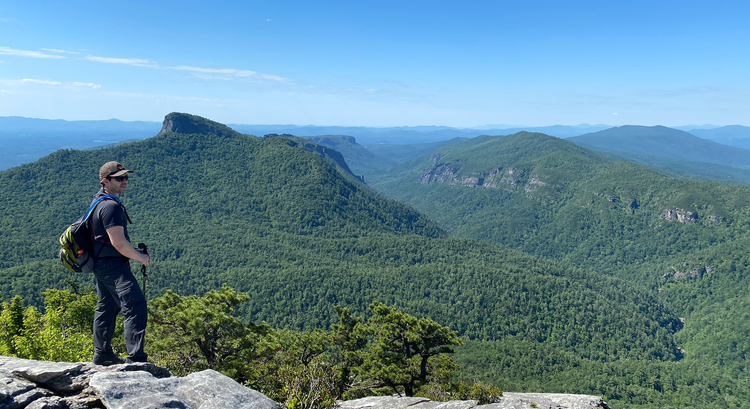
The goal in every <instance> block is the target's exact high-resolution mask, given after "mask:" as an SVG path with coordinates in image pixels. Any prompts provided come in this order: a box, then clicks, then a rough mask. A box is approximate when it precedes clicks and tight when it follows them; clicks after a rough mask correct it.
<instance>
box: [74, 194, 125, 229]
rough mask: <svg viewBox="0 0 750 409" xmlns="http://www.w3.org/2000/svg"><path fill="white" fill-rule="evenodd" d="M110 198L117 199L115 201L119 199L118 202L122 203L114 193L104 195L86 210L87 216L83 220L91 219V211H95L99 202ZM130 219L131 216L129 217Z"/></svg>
mask: <svg viewBox="0 0 750 409" xmlns="http://www.w3.org/2000/svg"><path fill="white" fill-rule="evenodd" d="M108 199H109V200H115V201H117V203H120V200H118V199H117V196H112V195H107V196H102V197H100V198H98V199H96V201H95V202H94V203H92V204H91V207H89V210H88V211H86V216H84V218H83V221H84V222H85V221H86V220H88V219H89V217H90V216H91V213H93V212H94V209H95V208H96V205H98V204H99V202H101V201H102V200H108ZM120 206H122V203H120ZM124 208H125V207H124V206H123V209H124ZM128 221H130V218H128ZM130 223H131V224H132V223H133V222H130Z"/></svg>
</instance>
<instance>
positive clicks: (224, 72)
mask: <svg viewBox="0 0 750 409" xmlns="http://www.w3.org/2000/svg"><path fill="white" fill-rule="evenodd" d="M172 69H175V70H181V71H190V72H192V73H193V74H195V75H196V76H198V77H201V78H207V79H233V78H257V79H262V80H269V81H276V82H281V83H290V82H291V80H289V79H288V78H284V77H282V76H279V75H273V74H264V73H262V72H256V71H250V70H238V69H235V68H202V67H190V66H187V65H180V66H178V67H172Z"/></svg>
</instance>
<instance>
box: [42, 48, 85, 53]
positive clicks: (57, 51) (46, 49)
mask: <svg viewBox="0 0 750 409" xmlns="http://www.w3.org/2000/svg"><path fill="white" fill-rule="evenodd" d="M40 50H44V51H49V52H51V53H60V54H80V53H79V52H78V51H65V50H58V49H55V48H40Z"/></svg>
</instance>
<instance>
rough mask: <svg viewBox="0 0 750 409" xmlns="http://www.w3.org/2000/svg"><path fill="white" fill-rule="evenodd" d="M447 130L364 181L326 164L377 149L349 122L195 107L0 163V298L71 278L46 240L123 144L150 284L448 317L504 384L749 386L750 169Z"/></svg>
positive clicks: (469, 353) (609, 389)
mask: <svg viewBox="0 0 750 409" xmlns="http://www.w3.org/2000/svg"><path fill="white" fill-rule="evenodd" d="M154 133H156V132H154ZM454 142H455V143H453V144H451V145H446V146H441V147H437V148H436V149H435V148H434V147H433V149H434V150H433V151H431V152H430V153H428V154H427V155H424V156H420V157H416V158H411V159H409V160H407V161H404V162H401V163H399V164H396V165H395V166H391V167H383V166H382V163H381V164H380V165H377V166H380V168H379V169H377V171H372V172H371V173H370V175H371V179H369V180H367V182H368V184H364V183H362V182H361V181H360V180H358V179H357V178H355V177H352V175H351V172H346V169H345V168H344V167H343V166H341V164H340V163H339V161H340V160H339V159H338V158H344V159H345V161H346V162H345V165H347V166H348V168H349V169H350V170H351V171H352V172H353V173H355V174H357V170H358V169H372V167H373V166H375V165H374V164H373V163H375V164H377V162H378V157H377V156H372V155H367V154H366V153H365V151H363V150H362V149H364V147H363V146H359V145H358V144H356V140H354V139H353V138H348V137H345V136H327V137H321V138H320V139H312V138H310V139H308V140H302V139H300V138H297V137H291V136H283V135H282V136H273V137H270V136H269V137H266V138H258V137H254V136H251V135H245V134H241V133H239V132H236V131H235V130H233V129H231V128H229V127H227V126H224V125H222V124H219V123H216V122H212V121H209V120H206V119H204V118H200V117H196V116H192V115H187V114H177V113H174V114H170V115H168V116H167V118H165V121H164V123H163V126H162V131H161V132H160V133H159V134H158V135H156V136H153V137H150V138H147V139H145V140H139V141H134V142H131V143H128V144H125V145H119V146H113V147H110V148H103V149H98V150H89V151H80V150H61V151H57V152H55V153H53V154H51V155H48V156H46V157H44V158H42V159H40V160H38V161H36V162H34V163H29V164H25V165H21V166H16V167H14V168H12V169H8V170H5V171H2V172H0V299H2V300H3V301H6V300H8V299H10V298H11V297H12V296H14V295H21V296H23V297H24V298H25V299H26V300H27V301H28V302H31V303H34V304H36V305H39V303H40V292H41V291H42V290H43V289H45V288H52V287H55V288H61V287H64V286H65V285H66V284H65V281H66V278H71V276H70V275H69V274H68V273H66V272H65V270H64V269H63V268H62V266H61V265H60V263H59V261H57V260H56V259H55V254H56V251H57V247H58V244H57V243H56V238H57V236H59V233H60V232H61V231H62V230H63V229H64V228H65V227H66V226H67V224H69V223H71V222H72V221H73V220H75V219H76V218H77V217H79V216H80V213H81V212H82V211H83V210H85V208H86V207H87V205H88V203H89V202H90V198H89V196H88V195H89V194H93V193H94V192H95V191H96V189H97V180H96V176H95V175H96V173H95V172H96V170H97V169H98V168H99V166H101V163H104V162H106V161H109V160H118V161H120V162H122V163H123V164H124V165H125V166H127V167H128V168H132V169H134V170H135V171H136V173H134V174H133V175H132V178H131V181H130V186H129V188H128V191H127V193H126V194H125V197H124V198H123V201H124V203H125V205H126V206H127V207H128V210H129V213H130V214H131V216H132V218H133V221H134V222H135V223H134V224H133V225H132V226H130V227H129V231H130V236H131V237H133V239H134V241H143V242H146V243H148V244H149V249H150V250H152V254H153V256H154V262H153V263H152V265H151V266H149V271H150V274H149V292H148V296H149V298H153V297H156V296H159V295H161V294H163V292H164V291H166V290H167V289H173V290H174V291H177V292H179V293H181V294H184V295H189V294H202V293H203V292H205V291H208V290H210V289H215V288H218V287H220V286H221V284H222V283H229V284H230V285H232V286H233V287H235V288H236V289H238V290H240V291H245V292H248V293H249V294H251V300H250V301H249V302H248V303H246V305H245V307H244V309H243V310H242V316H243V318H244V319H245V320H265V321H267V322H268V323H269V324H271V325H274V326H277V327H281V328H287V329H296V330H299V329H311V328H326V327H328V326H329V325H330V324H331V322H330V317H331V316H332V315H334V314H332V313H331V311H332V309H333V306H335V305H336V304H341V305H345V306H348V307H350V308H351V309H352V311H353V312H354V313H356V314H367V310H368V309H367V306H368V305H369V303H370V302H371V301H373V300H378V301H381V302H384V303H387V304H392V305H396V306H398V307H399V308H400V309H403V310H404V311H407V312H408V313H410V314H415V315H419V316H425V317H430V318H432V319H434V320H436V321H438V322H440V323H441V324H443V325H447V326H449V327H451V328H452V329H455V330H457V331H459V333H460V334H461V336H463V337H464V339H465V340H466V346H465V347H464V348H463V349H460V350H459V351H458V354H457V357H458V360H459V362H460V363H462V364H463V369H462V371H463V375H462V376H465V377H467V378H476V379H485V380H489V381H493V382H495V383H496V384H497V385H498V386H500V387H501V388H503V389H504V390H509V389H508V388H514V389H523V390H527V391H532V390H537V391H542V390H546V391H551V390H552V389H553V390H552V391H555V392H569V393H589V394H595V395H604V396H606V397H607V399H608V401H609V402H610V404H611V405H613V403H614V404H616V405H617V407H631V408H636V407H639V408H645V407H670V406H671V407H706V408H713V407H716V408H718V407H742V405H743V404H742V402H744V401H750V389H749V388H748V386H747V380H748V375H747V373H746V367H747V361H746V359H745V356H747V355H748V354H750V344H748V343H747V341H745V340H747V339H750V321H748V320H745V319H744V318H743V317H746V316H747V315H748V314H750V308H749V307H750V296H748V295H746V294H744V292H742V291H737V289H738V288H746V286H747V285H748V284H750V282H748V280H750V279H749V278H748V277H747V275H746V274H745V273H746V271H748V269H749V268H750V258H748V257H746V255H745V254H746V251H745V249H746V248H747V245H748V244H750V233H747V232H748V228H747V226H748V224H750V215H748V214H747V209H748V208H750V206H748V204H749V202H750V188H746V187H741V186H730V185H726V184H721V183H715V182H701V181H689V180H682V179H675V178H670V177H666V176H664V175H660V174H658V173H655V172H653V171H650V170H648V169H644V168H642V167H639V166H637V165H635V164H632V163H628V162H624V161H619V160H614V159H612V158H611V157H610V156H607V155H603V154H600V153H597V152H593V151H591V150H589V149H586V148H584V147H581V146H578V145H576V144H574V143H572V142H569V141H566V140H562V139H559V138H555V137H552V136H549V135H544V134H539V133H530V132H520V133H515V134H511V135H503V136H487V135H485V136H479V137H473V138H467V139H459V140H456V141H454ZM321 144H329V145H336V144H338V146H339V147H340V148H341V152H338V151H337V150H333V149H331V146H328V147H327V148H326V149H324V148H322V147H321ZM355 145H356V146H355ZM357 146H359V148H357ZM360 148H361V149H360ZM423 148H424V147H423ZM347 149H351V150H350V151H347ZM337 155H340V156H337ZM358 155H359V156H358ZM391 159H392V158H391ZM393 161H394V162H398V161H396V160H395V159H393ZM85 192H88V193H85ZM387 197H388V198H387ZM396 199H397V200H396ZM76 279H77V281H78V282H79V285H81V286H83V287H86V286H90V285H91V281H90V278H88V277H86V276H78V277H76ZM735 317H739V318H738V319H736V318H735Z"/></svg>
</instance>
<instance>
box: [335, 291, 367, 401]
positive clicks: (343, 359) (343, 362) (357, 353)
mask: <svg viewBox="0 0 750 409" xmlns="http://www.w3.org/2000/svg"><path fill="white" fill-rule="evenodd" d="M334 308H335V310H336V315H337V316H338V319H339V322H338V323H336V324H333V325H332V326H331V338H332V342H333V344H334V345H335V346H336V347H337V349H336V351H337V352H338V353H339V354H340V355H339V357H338V361H339V362H340V363H339V365H338V371H337V379H336V388H337V389H338V393H339V396H342V397H343V396H344V393H345V392H346V391H347V390H348V389H350V388H351V387H352V386H353V385H354V382H355V376H354V374H353V369H354V368H356V367H358V366H360V365H362V363H363V361H364V349H365V347H366V346H367V335H368V329H367V326H366V325H365V324H364V323H363V322H362V317H355V316H353V315H352V313H351V311H349V309H348V308H346V307H342V306H340V305H337V306H336V307H334Z"/></svg>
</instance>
